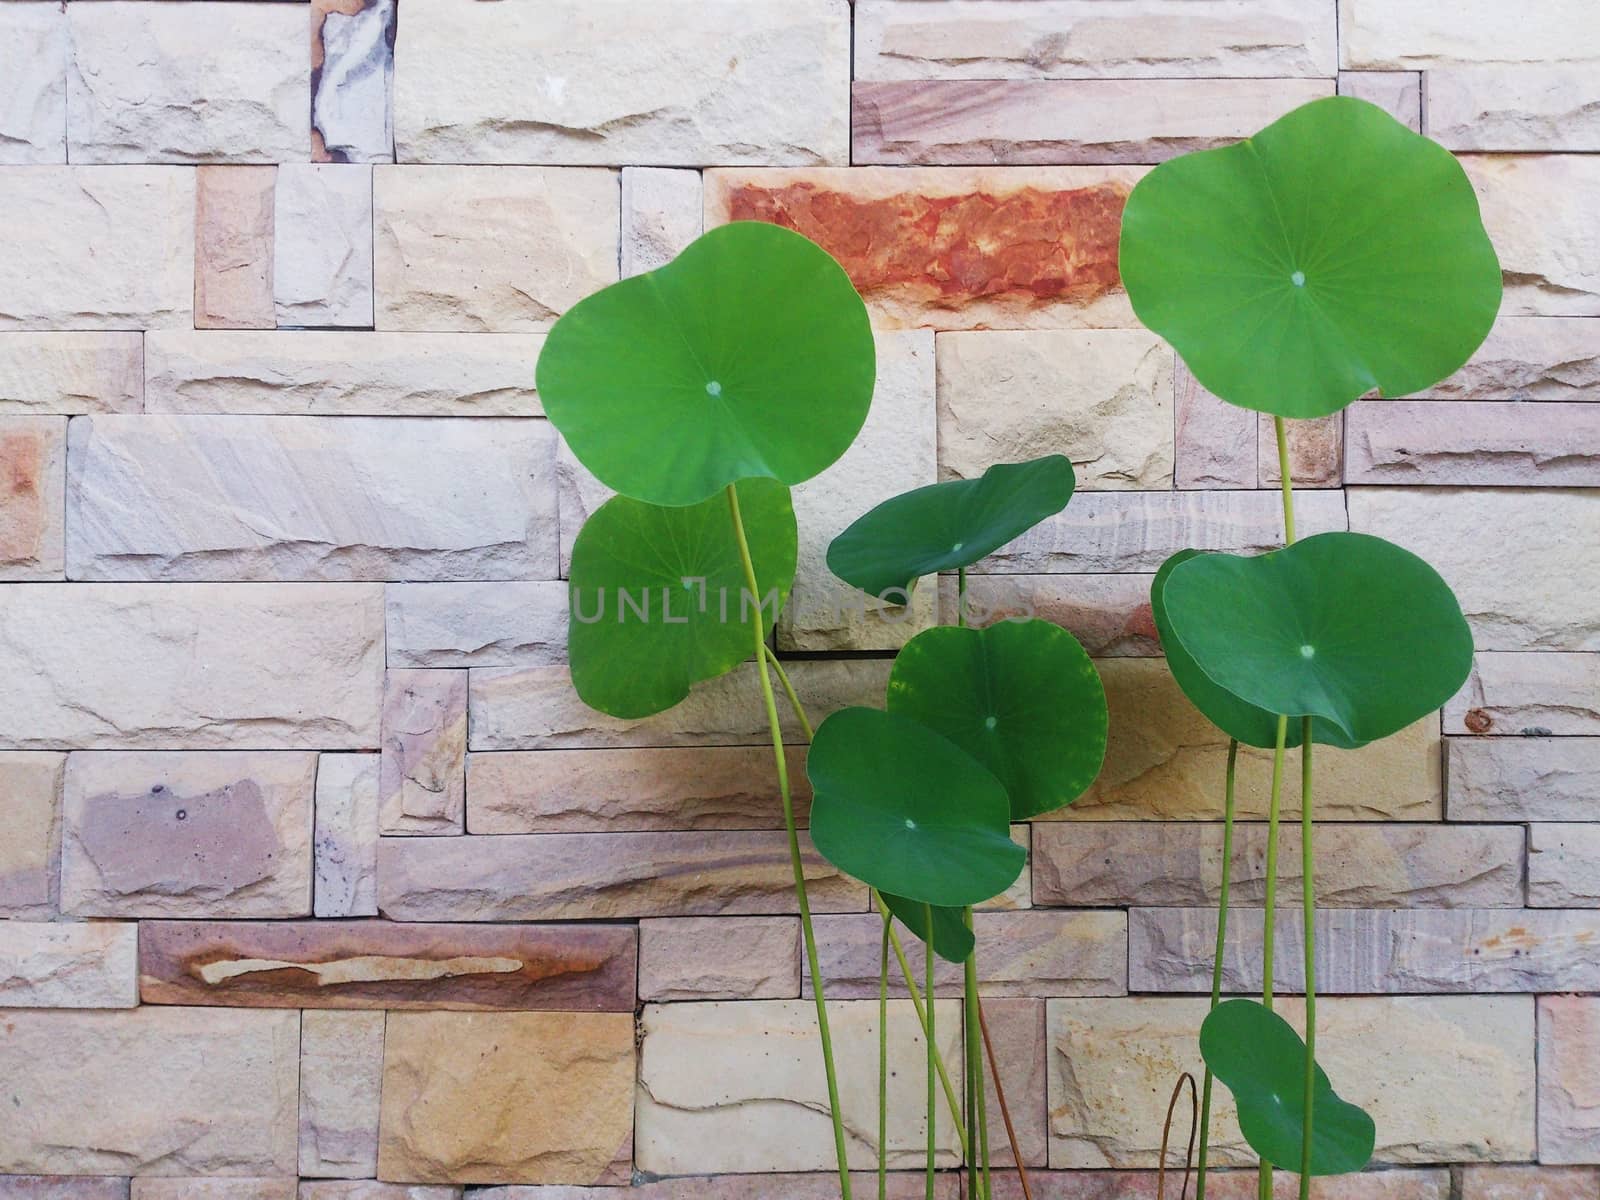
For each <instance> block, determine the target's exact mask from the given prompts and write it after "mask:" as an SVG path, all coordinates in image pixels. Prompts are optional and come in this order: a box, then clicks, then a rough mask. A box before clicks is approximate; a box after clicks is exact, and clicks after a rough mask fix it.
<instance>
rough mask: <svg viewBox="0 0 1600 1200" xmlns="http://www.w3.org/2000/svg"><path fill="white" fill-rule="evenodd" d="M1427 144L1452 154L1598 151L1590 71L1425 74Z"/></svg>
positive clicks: (1547, 68)
mask: <svg viewBox="0 0 1600 1200" xmlns="http://www.w3.org/2000/svg"><path fill="white" fill-rule="evenodd" d="M1428 136H1429V137H1431V138H1433V139H1434V140H1435V141H1437V142H1439V143H1440V144H1441V145H1443V146H1446V147H1448V148H1449V149H1451V150H1502V151H1503V150H1517V151H1551V150H1564V151H1588V152H1593V151H1596V150H1600V106H1597V105H1596V104H1595V94H1594V65H1593V64H1590V65H1589V66H1561V65H1549V64H1539V65H1537V66H1515V67H1451V68H1445V69H1442V70H1433V71H1429V72H1428Z"/></svg>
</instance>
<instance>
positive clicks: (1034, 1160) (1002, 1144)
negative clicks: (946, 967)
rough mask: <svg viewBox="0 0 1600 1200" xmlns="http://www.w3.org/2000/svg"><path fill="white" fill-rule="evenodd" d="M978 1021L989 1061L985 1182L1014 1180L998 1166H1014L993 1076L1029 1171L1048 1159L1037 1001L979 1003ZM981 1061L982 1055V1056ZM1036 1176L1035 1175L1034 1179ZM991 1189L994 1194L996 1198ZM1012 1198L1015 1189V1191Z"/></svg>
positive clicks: (1045, 1049)
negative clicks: (985, 1033)
mask: <svg viewBox="0 0 1600 1200" xmlns="http://www.w3.org/2000/svg"><path fill="white" fill-rule="evenodd" d="M983 1021H984V1024H985V1026H986V1027H987V1029H988V1031H989V1045H990V1046H992V1048H993V1050H994V1060H993V1063H992V1064H991V1065H986V1066H985V1067H984V1072H983V1087H984V1103H985V1104H986V1106H987V1112H988V1119H989V1154H990V1162H991V1164H992V1166H993V1167H994V1168H996V1169H995V1170H994V1171H993V1172H992V1174H991V1183H998V1182H999V1180H1000V1179H1001V1178H1002V1177H1010V1178H1013V1179H1014V1178H1015V1176H1014V1175H1012V1173H1011V1172H1008V1171H1002V1170H1000V1169H999V1168H1001V1167H1005V1166H1009V1165H1011V1164H1013V1163H1015V1162H1016V1157H1015V1156H1014V1155H1013V1154H1012V1153H1011V1146H1010V1144H1009V1139H1008V1138H1007V1137H1006V1127H1005V1125H1004V1123H1003V1118H1002V1114H1001V1106H1000V1100H999V1097H998V1096H997V1095H996V1093H995V1085H994V1077H995V1074H996V1073H997V1072H998V1074H999V1076H1000V1082H1001V1085H1002V1086H1003V1087H1004V1088H1005V1099H1006V1110H1007V1111H1009V1113H1010V1114H1011V1123H1012V1126H1013V1128H1014V1129H1015V1131H1016V1135H1017V1149H1018V1150H1020V1151H1021V1152H1022V1163H1023V1165H1024V1166H1026V1167H1033V1168H1035V1169H1037V1168H1041V1167H1043V1166H1045V1164H1046V1163H1047V1162H1048V1161H1049V1147H1050V1114H1049V1102H1048V1099H1047V1096H1046V1090H1047V1087H1048V1084H1049V1074H1050V1042H1049V1039H1048V1037H1047V1036H1046V1023H1045V1002H1044V1001H1043V1000H1015V999H1012V1000H1008V999H998V1000H991V999H987V998H986V999H985V1000H984V1001H983ZM985 1062H986V1063H987V1062H988V1056H987V1054H986V1055H985ZM1035 1178H1036V1177H1035ZM1001 1194H1002V1193H1001V1189H1000V1188H998V1187H997V1188H996V1189H995V1195H996V1196H999V1195H1001ZM1018 1200H1021V1191H1020V1188H1019V1189H1018Z"/></svg>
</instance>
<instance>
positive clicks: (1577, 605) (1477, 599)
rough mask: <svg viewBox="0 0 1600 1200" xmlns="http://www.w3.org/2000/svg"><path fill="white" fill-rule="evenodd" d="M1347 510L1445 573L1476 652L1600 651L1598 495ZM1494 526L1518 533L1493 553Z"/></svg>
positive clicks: (1371, 501)
mask: <svg viewBox="0 0 1600 1200" xmlns="http://www.w3.org/2000/svg"><path fill="white" fill-rule="evenodd" d="M1596 161H1597V162H1600V159H1597V160H1596ZM1349 505H1350V528H1351V529H1352V530H1354V531H1357V532H1360V533H1375V534H1377V535H1378V536H1379V537H1385V538H1388V539H1389V540H1390V541H1393V542H1398V543H1399V544H1400V545H1402V546H1404V547H1405V548H1406V549H1407V550H1410V551H1412V552H1414V553H1416V554H1420V555H1422V557H1423V558H1425V559H1427V560H1428V562H1430V563H1431V564H1433V566H1434V568H1435V569H1436V570H1437V571H1438V572H1439V574H1441V575H1443V576H1444V578H1445V582H1447V583H1448V584H1450V586H1451V587H1452V588H1453V589H1454V590H1455V594H1456V598H1457V599H1458V600H1459V601H1460V602H1461V610H1462V612H1464V613H1465V614H1466V617H1467V621H1468V623H1469V624H1470V625H1471V626H1472V633H1473V641H1474V643H1475V644H1476V646H1477V648H1478V650H1479V651H1484V650H1600V491H1595V490H1590V491H1579V490H1570V491H1569V490H1561V491H1555V490H1513V491H1494V492H1484V491H1469V490H1465V489H1421V488H1419V489H1415V490H1412V489H1409V488H1408V489H1400V488H1359V489H1352V490H1351V491H1350V493H1349ZM1494 529H1501V530H1507V531H1511V530H1515V532H1516V536H1515V537H1504V538H1500V539H1497V541H1496V551H1495V553H1494V554H1493V555H1487V556H1486V555H1484V554H1483V553H1482V552H1481V547H1482V545H1483V541H1482V538H1483V535H1484V532H1485V531H1486V530H1494Z"/></svg>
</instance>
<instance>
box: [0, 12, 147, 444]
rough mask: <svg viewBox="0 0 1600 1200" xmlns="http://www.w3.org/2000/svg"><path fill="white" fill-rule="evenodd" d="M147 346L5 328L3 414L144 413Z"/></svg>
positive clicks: (123, 338)
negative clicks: (144, 357)
mask: <svg viewBox="0 0 1600 1200" xmlns="http://www.w3.org/2000/svg"><path fill="white" fill-rule="evenodd" d="M3 11H5V10H0V13H3ZM143 351H144V338H143V335H141V334H138V333H0V413H7V414H9V413H39V414H60V415H62V416H74V415H77V414H80V413H89V412H139V411H141V410H142V409H143V408H144V379H143Z"/></svg>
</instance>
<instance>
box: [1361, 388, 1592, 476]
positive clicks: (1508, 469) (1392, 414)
mask: <svg viewBox="0 0 1600 1200" xmlns="http://www.w3.org/2000/svg"><path fill="white" fill-rule="evenodd" d="M1347 421H1348V429H1349V457H1348V463H1347V466H1346V478H1347V479H1348V480H1349V482H1351V483H1403V484H1426V485H1463V484H1466V485H1475V486H1502V487H1528V486H1535V487H1561V486H1566V487H1595V486H1600V452H1596V451H1595V450H1594V449H1593V447H1594V445H1595V443H1596V440H1597V439H1600V406H1596V405H1592V404H1522V403H1500V404H1496V403H1488V402H1485V401H1481V400H1470V401H1460V402H1453V401H1448V400H1415V401H1395V400H1373V401H1358V402H1357V403H1356V404H1354V405H1352V406H1351V407H1350V409H1349V411H1348V413H1347Z"/></svg>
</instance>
